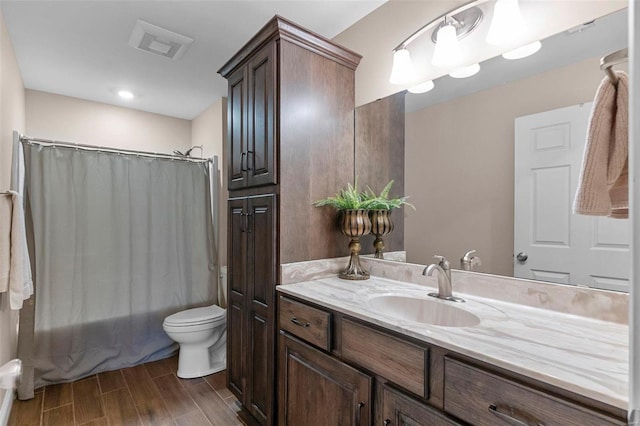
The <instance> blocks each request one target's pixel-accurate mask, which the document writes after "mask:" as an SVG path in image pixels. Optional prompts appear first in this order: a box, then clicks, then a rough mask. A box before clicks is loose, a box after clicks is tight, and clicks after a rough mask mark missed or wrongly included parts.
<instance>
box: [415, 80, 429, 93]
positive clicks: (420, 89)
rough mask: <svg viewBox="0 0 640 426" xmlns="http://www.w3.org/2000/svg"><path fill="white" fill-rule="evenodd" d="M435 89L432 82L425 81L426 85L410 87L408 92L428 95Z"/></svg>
mask: <svg viewBox="0 0 640 426" xmlns="http://www.w3.org/2000/svg"><path fill="white" fill-rule="evenodd" d="M434 87H435V84H433V81H432V80H429V81H425V82H424V83H420V84H417V85H415V86H413V87H410V88H409V89H408V90H409V92H411V93H427V92H429V91H431V90H433V88H434Z"/></svg>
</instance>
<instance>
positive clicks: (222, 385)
mask: <svg viewBox="0 0 640 426" xmlns="http://www.w3.org/2000/svg"><path fill="white" fill-rule="evenodd" d="M204 379H205V380H206V381H207V383H209V384H210V385H211V387H212V388H214V389H215V390H216V392H218V395H220V398H222V399H227V398H229V397H232V396H233V394H232V393H231V391H230V390H229V389H228V388H227V372H226V371H221V372H219V373H215V374H212V375H210V376H206V377H205V378H204Z"/></svg>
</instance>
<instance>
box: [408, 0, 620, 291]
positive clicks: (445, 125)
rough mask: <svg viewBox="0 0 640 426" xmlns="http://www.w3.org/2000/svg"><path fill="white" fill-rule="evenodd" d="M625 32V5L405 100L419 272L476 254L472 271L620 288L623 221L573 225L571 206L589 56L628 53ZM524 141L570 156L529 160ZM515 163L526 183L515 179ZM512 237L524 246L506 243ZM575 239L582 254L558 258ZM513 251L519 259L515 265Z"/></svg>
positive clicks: (412, 242)
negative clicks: (437, 260)
mask: <svg viewBox="0 0 640 426" xmlns="http://www.w3.org/2000/svg"><path fill="white" fill-rule="evenodd" d="M627 25H628V24H627V10H626V9H625V10H621V11H618V12H616V13H613V14H611V15H607V16H604V17H601V18H598V19H596V20H595V21H593V22H590V23H585V24H584V25H583V26H580V27H577V28H574V29H571V30H568V31H563V32H562V33H560V34H556V35H554V36H552V37H549V38H547V39H545V40H542V49H541V50H540V51H539V52H538V53H536V54H534V55H533V56H530V57H528V58H524V59H521V60H518V61H509V60H506V59H504V58H502V57H497V58H493V59H490V60H488V61H486V62H484V63H482V64H481V71H480V73H479V74H477V75H475V76H473V77H471V78H467V79H454V78H451V77H449V76H445V77H442V78H440V79H438V80H436V81H435V89H434V90H432V91H431V92H428V93H424V94H411V93H408V94H407V95H406V100H405V102H406V103H405V110H406V116H405V118H406V126H405V132H406V134H405V193H406V194H408V195H410V197H411V201H412V203H413V204H414V205H415V206H416V211H413V210H410V209H407V210H405V212H404V216H405V223H404V226H405V233H404V235H405V239H404V244H405V249H406V251H407V261H409V262H412V263H420V264H428V263H432V262H433V255H435V254H439V255H444V256H446V257H447V258H448V259H449V260H450V261H451V263H452V267H458V268H459V265H460V264H459V261H460V258H461V257H462V256H463V254H464V253H465V252H466V251H467V250H470V249H475V250H477V255H478V256H479V257H480V258H481V260H482V263H481V265H479V266H478V267H477V268H476V269H475V270H477V271H478V272H484V273H491V274H496V275H505V276H518V277H527V278H533V279H539V280H544V281H553V282H559V283H563V284H571V285H583V286H590V287H599V288H605V289H609V290H615V291H626V289H627V288H628V279H629V277H628V271H629V256H630V254H629V240H630V225H629V221H628V220H626V219H617V220H616V219H609V218H598V217H578V216H575V215H573V214H572V211H571V210H572V209H571V202H572V199H573V196H574V194H575V189H576V185H577V180H578V174H579V169H580V164H581V162H582V152H583V150H584V143H585V140H586V139H585V135H586V127H587V123H588V117H589V113H590V105H591V104H590V102H591V101H592V100H593V98H594V95H595V92H596V89H597V87H598V85H599V84H600V81H601V80H602V79H603V78H604V77H605V75H604V73H603V72H602V71H601V70H600V67H599V59H600V57H602V56H604V55H607V54H609V53H611V52H614V51H616V50H619V49H622V48H624V47H626V46H627ZM618 69H620V70H625V67H624V66H621V67H619V68H618ZM558 114H560V115H558ZM563 114H564V115H563ZM567 123H568V124H567ZM536 138H538V139H536ZM539 138H543V139H539ZM545 138H546V139H545ZM527 139H530V140H534V142H535V144H537V145H536V146H537V147H538V148H541V149H543V150H546V151H547V153H546V155H547V157H549V158H552V159H555V158H559V157H561V156H563V155H565V154H563V149H560V148H562V147H564V148H571V149H573V150H574V151H575V150H576V149H577V150H578V151H579V159H578V160H577V163H576V162H575V161H574V162H573V163H571V162H569V163H565V164H563V165H562V166H561V167H560V166H558V165H555V166H545V165H540V164H533V165H532V164H529V163H530V160H531V158H532V155H533V154H532V152H533V151H530V150H528V148H526V149H525V148H523V146H525V145H524V144H525V140H527ZM541 140H542V142H541ZM559 147H560V148H559ZM522 160H524V162H525V163H527V164H525V166H524V167H529V170H534V169H535V171H536V172H535V173H537V174H536V177H535V178H534V181H531V179H529V180H526V179H523V178H522V177H521V175H520V174H519V173H520V172H518V171H517V167H516V166H515V164H516V163H517V162H518V161H522ZM518 167H520V166H518ZM542 171H544V173H542ZM535 173H534V174H535ZM522 191H524V195H523V198H524V199H525V200H529V201H531V202H530V204H529V205H528V207H527V206H525V208H524V210H523V209H521V210H523V211H524V212H525V213H524V219H523V217H522V215H521V217H520V218H516V217H515V215H514V210H515V206H516V205H517V204H518V203H520V201H518V197H517V196H516V195H515V194H518V193H520V192H522ZM519 215H520V213H519ZM578 222H581V223H582V224H581V225H580V226H582V228H580V229H577V230H576V229H574V228H576V226H577V225H576V224H577V223H578ZM544 224H546V225H545V226H546V228H544V229H542V228H541V226H543V225H544ZM537 227H538V228H537ZM520 230H521V231H522V233H523V234H525V235H528V236H530V237H531V238H532V239H533V241H529V243H528V244H529V246H526V247H525V246H521V247H515V243H514V241H515V239H517V238H518V233H519V232H520ZM585 233H587V234H585ZM585 235H586V236H585ZM578 240H584V241H583V242H582V243H583V246H584V248H583V249H581V250H582V251H578V252H576V253H574V254H572V255H569V252H570V251H571V250H573V249H574V247H575V246H576V243H577V242H578ZM573 251H574V252H575V250H573ZM520 252H522V253H523V254H524V255H525V256H526V257H527V260H525V261H518V260H517V259H516V258H515V255H517V254H518V253H520ZM522 257H523V256H521V258H522ZM542 259H547V264H546V266H545V264H544V263H539V262H538V260H542ZM576 262H578V266H576V265H573V263H576ZM580 262H581V263H580ZM570 264H572V265H570ZM527 265H531V266H530V267H528V268H527ZM522 266H525V268H524V272H523V271H522ZM518 268H520V269H521V270H520V271H518ZM514 270H515V274H514ZM577 270H580V271H582V272H583V273H577V272H575V271H577Z"/></svg>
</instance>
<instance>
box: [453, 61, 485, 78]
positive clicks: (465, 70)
mask: <svg viewBox="0 0 640 426" xmlns="http://www.w3.org/2000/svg"><path fill="white" fill-rule="evenodd" d="M479 71H480V64H473V65H469V66H467V67H461V68H458V69H455V70H453V71H451V72H450V73H449V75H450V76H451V77H453V78H467V77H471V76H472V75H476V74H478V72H479Z"/></svg>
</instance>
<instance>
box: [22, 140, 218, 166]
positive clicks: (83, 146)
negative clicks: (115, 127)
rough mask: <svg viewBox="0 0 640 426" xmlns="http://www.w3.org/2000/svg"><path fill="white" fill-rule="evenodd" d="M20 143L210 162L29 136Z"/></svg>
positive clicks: (204, 159)
mask: <svg viewBox="0 0 640 426" xmlns="http://www.w3.org/2000/svg"><path fill="white" fill-rule="evenodd" d="M20 142H26V143H38V144H45V145H51V146H61V147H64V148H73V149H82V150H86V151H98V152H111V153H115V154H127V155H136V156H141V157H150V158H163V159H167V160H177V161H191V162H196V163H198V162H207V161H211V159H210V158H193V157H185V156H182V155H172V154H163V153H161V152H150V151H136V150H133V149H123V148H109V147H106V146H100V145H86V144H81V143H75V142H64V141H57V140H52V139H43V138H32V137H30V136H25V135H20Z"/></svg>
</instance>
